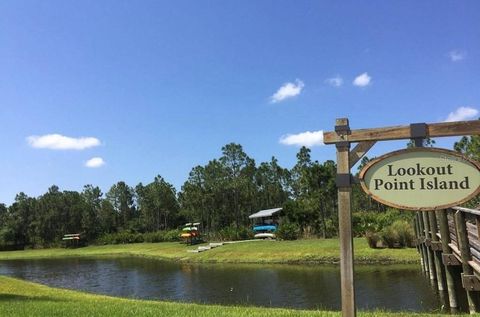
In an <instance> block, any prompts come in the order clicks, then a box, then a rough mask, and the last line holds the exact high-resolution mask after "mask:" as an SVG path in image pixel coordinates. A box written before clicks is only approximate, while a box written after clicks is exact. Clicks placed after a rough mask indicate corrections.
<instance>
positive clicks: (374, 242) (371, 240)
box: [365, 231, 380, 249]
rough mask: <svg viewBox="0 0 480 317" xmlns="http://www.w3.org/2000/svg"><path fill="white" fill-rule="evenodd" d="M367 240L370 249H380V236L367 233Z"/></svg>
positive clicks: (370, 232)
mask: <svg viewBox="0 0 480 317" xmlns="http://www.w3.org/2000/svg"><path fill="white" fill-rule="evenodd" d="M365 238H366V239H367V243H368V246H369V247H370V248H372V249H376V248H377V247H378V242H379V241H380V236H379V235H378V234H377V233H375V232H372V231H367V233H365Z"/></svg>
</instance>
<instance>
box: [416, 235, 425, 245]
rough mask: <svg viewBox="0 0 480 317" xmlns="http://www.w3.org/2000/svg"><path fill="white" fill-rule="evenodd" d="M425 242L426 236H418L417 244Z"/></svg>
mask: <svg viewBox="0 0 480 317" xmlns="http://www.w3.org/2000/svg"><path fill="white" fill-rule="evenodd" d="M424 242H425V238H424V237H420V238H418V239H417V241H416V243H417V245H422V244H423V243H424Z"/></svg>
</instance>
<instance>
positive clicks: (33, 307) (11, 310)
mask: <svg viewBox="0 0 480 317" xmlns="http://www.w3.org/2000/svg"><path fill="white" fill-rule="evenodd" d="M0 300H1V301H2V302H3V303H4V304H5V305H0V315H1V316H12V317H14V316H47V315H48V316H69V315H77V316H87V315H88V316H107V315H109V316H120V315H121V316H169V317H189V316H192V317H198V316H205V317H209V316H212V317H227V316H229V317H237V316H238V317H243V316H253V317H257V316H258V317H260V316H262V317H263V316H267V317H284V316H293V315H294V316H304V317H337V316H340V315H341V312H340V311H328V310H304V309H298V310H297V309H289V308H269V307H257V306H230V305H211V304H197V303H181V302H170V301H156V300H140V299H128V298H122V297H112V296H107V295H99V294H93V293H88V292H81V291H76V290H68V289H62V288H54V287H49V286H45V285H43V284H39V283H33V282H29V281H24V280H21V279H17V278H11V277H6V276H0ZM358 316H364V317H384V316H385V317H389V316H392V317H407V316H417V317H423V316H424V317H433V316H445V314H444V313H440V312H439V313H436V312H410V311H405V312H391V311H382V310H372V311H368V310H367V311H363V310H360V311H359V312H358Z"/></svg>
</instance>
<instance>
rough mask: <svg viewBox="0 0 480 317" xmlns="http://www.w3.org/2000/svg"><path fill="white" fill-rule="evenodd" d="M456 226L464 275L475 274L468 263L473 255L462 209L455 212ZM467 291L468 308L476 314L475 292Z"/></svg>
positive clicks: (471, 312)
mask: <svg viewBox="0 0 480 317" xmlns="http://www.w3.org/2000/svg"><path fill="white" fill-rule="evenodd" d="M455 226H456V229H457V240H458V249H459V250H460V256H461V258H462V270H463V275H473V269H472V267H471V266H470V265H469V264H468V261H471V260H472V256H471V254H470V245H469V243H468V232H467V225H466V223H465V215H464V213H463V212H461V211H457V212H456V213H455ZM465 291H466V292H467V300H468V310H469V311H470V314H474V313H476V312H477V308H476V305H475V304H476V301H475V294H474V292H473V291H470V290H468V289H465Z"/></svg>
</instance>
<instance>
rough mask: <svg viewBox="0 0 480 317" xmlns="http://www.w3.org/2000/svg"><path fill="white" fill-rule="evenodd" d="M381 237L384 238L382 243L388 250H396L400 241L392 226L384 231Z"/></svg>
mask: <svg viewBox="0 0 480 317" xmlns="http://www.w3.org/2000/svg"><path fill="white" fill-rule="evenodd" d="M380 237H381V238H382V243H383V244H384V245H386V246H387V248H394V247H395V245H396V244H397V243H398V240H399V236H398V233H397V231H396V230H395V229H394V228H393V227H392V226H388V227H386V228H385V229H383V230H382V231H381V232H380Z"/></svg>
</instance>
